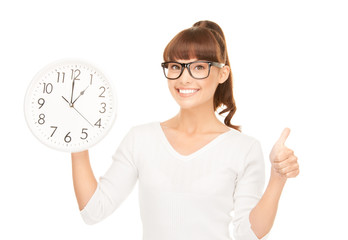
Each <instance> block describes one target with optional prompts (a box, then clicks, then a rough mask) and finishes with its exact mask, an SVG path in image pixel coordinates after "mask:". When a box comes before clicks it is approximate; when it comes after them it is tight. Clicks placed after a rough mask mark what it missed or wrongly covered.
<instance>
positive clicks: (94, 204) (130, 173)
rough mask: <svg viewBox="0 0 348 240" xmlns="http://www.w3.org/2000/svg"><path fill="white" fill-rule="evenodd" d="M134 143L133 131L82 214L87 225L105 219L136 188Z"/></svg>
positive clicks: (128, 135) (116, 153) (124, 139)
mask: <svg viewBox="0 0 348 240" xmlns="http://www.w3.org/2000/svg"><path fill="white" fill-rule="evenodd" d="M133 143H134V136H133V132H132V129H131V130H130V131H129V132H128V133H127V134H126V136H125V137H124V138H123V140H122V141H121V143H120V145H119V147H118V148H117V150H116V152H115V154H114V155H113V156H112V159H113V162H112V164H111V166H110V168H109V169H108V170H107V172H106V173H105V174H104V176H102V177H100V178H99V182H98V186H97V189H96V191H95V192H94V194H93V195H92V197H91V199H90V200H89V202H88V203H87V205H86V206H85V208H84V209H82V210H81V212H80V214H81V216H82V218H83V220H84V221H85V223H86V224H95V223H97V222H99V221H101V220H103V219H105V218H106V217H107V216H109V215H110V214H111V213H112V212H114V211H115V210H116V209H117V208H118V207H119V206H120V205H121V203H122V202H123V201H124V200H125V199H126V198H127V196H128V195H129V194H130V193H131V191H132V189H133V188H134V185H135V183H136V181H137V179H138V169H137V167H136V165H135V163H134V158H133V146H134V144H133Z"/></svg>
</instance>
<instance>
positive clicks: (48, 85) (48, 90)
mask: <svg viewBox="0 0 348 240" xmlns="http://www.w3.org/2000/svg"><path fill="white" fill-rule="evenodd" d="M52 91H53V85H52V83H44V89H43V93H47V94H50V93H51V92H52Z"/></svg>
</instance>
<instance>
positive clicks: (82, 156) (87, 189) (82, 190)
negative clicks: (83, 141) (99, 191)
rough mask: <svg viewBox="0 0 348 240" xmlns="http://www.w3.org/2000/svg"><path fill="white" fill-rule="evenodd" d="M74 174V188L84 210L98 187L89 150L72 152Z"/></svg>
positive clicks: (80, 206) (79, 203)
mask: <svg viewBox="0 0 348 240" xmlns="http://www.w3.org/2000/svg"><path fill="white" fill-rule="evenodd" d="M71 161H72V176H73V183H74V190H75V195H76V199H77V202H78V205H79V209H80V210H82V209H83V208H84V207H85V206H86V204H87V203H88V201H89V200H90V198H91V197H92V195H93V194H94V192H95V190H96V188H97V185H98V183H97V180H96V179H95V177H94V174H93V171H92V168H91V165H90V161H89V154H88V151H87V150H86V151H84V152H78V153H72V154H71Z"/></svg>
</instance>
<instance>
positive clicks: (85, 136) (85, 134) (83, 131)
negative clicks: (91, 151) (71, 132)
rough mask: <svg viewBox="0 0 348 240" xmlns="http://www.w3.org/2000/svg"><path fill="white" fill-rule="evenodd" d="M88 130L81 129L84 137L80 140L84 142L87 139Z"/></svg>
mask: <svg viewBox="0 0 348 240" xmlns="http://www.w3.org/2000/svg"><path fill="white" fill-rule="evenodd" d="M86 130H88V129H87V128H82V134H84V137H80V138H81V139H82V140H85V139H86V138H87V137H88V134H87V132H86Z"/></svg>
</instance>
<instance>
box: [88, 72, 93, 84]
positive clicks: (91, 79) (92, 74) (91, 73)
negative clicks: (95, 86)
mask: <svg viewBox="0 0 348 240" xmlns="http://www.w3.org/2000/svg"><path fill="white" fill-rule="evenodd" d="M90 75H91V81H90V82H89V85H92V80H93V74H92V73H91V74H90Z"/></svg>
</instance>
